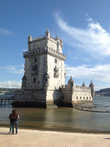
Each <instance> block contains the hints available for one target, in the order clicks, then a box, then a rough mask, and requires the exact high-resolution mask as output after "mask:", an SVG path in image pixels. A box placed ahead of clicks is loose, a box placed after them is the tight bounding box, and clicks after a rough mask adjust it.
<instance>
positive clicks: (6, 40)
mask: <svg viewBox="0 0 110 147" xmlns="http://www.w3.org/2000/svg"><path fill="white" fill-rule="evenodd" d="M109 6H110V0H31V1H30V0H19V1H18V0H11V1H10V0H0V87H6V88H19V87H20V86H21V79H22V76H23V73H24V58H23V52H24V51H25V50H27V38H28V35H30V34H31V35H32V37H33V38H36V37H42V36H44V34H45V31H46V30H47V29H48V30H49V31H50V33H51V35H52V36H53V37H56V36H58V37H59V38H61V39H62V40H63V52H64V54H65V56H66V57H67V58H66V61H65V69H66V81H67V80H68V79H69V77H70V76H72V77H73V80H74V81H75V83H76V85H81V84H82V83H83V82H85V84H86V85H87V86H88V84H89V83H90V81H91V80H92V81H93V83H94V85H95V89H96V90H98V89H101V88H107V87H110V17H109V16H110V15H109V14H110V7H109Z"/></svg>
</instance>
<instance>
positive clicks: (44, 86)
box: [22, 31, 65, 101]
mask: <svg viewBox="0 0 110 147" xmlns="http://www.w3.org/2000/svg"><path fill="white" fill-rule="evenodd" d="M24 58H25V68H24V69H25V72H24V77H23V79H22V88H23V89H24V91H26V90H27V89H30V90H31V89H36V92H37V90H46V101H49V100H50V101H53V96H54V97H56V95H55V94H54V91H55V90H58V89H59V88H60V87H61V86H62V85H65V71H64V60H65V56H64V55H63V53H62V40H60V39H58V38H57V37H56V38H53V37H51V36H50V33H49V32H48V31H47V32H46V34H45V36H44V37H42V38H37V39H32V37H31V36H29V37H28V51H26V52H24Z"/></svg>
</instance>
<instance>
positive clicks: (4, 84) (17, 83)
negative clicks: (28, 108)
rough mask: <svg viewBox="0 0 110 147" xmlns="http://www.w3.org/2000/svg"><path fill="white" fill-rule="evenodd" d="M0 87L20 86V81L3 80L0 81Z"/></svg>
mask: <svg viewBox="0 0 110 147" xmlns="http://www.w3.org/2000/svg"><path fill="white" fill-rule="evenodd" d="M0 88H21V82H20V81H3V82H0Z"/></svg>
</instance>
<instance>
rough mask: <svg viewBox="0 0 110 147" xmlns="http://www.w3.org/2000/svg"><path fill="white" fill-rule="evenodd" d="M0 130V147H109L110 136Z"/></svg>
mask: <svg viewBox="0 0 110 147" xmlns="http://www.w3.org/2000/svg"><path fill="white" fill-rule="evenodd" d="M8 130H9V129H8V128H0V147H110V135H108V134H86V133H63V132H51V131H38V130H24V129H20V130H19V134H18V135H9V134H8V133H7V132H8Z"/></svg>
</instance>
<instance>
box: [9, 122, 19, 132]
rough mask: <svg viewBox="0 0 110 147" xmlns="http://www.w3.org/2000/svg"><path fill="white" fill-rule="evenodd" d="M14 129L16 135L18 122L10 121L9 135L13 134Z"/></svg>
mask: <svg viewBox="0 0 110 147" xmlns="http://www.w3.org/2000/svg"><path fill="white" fill-rule="evenodd" d="M14 128H15V132H16V134H17V133H18V120H14V121H10V133H12V134H14Z"/></svg>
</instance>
